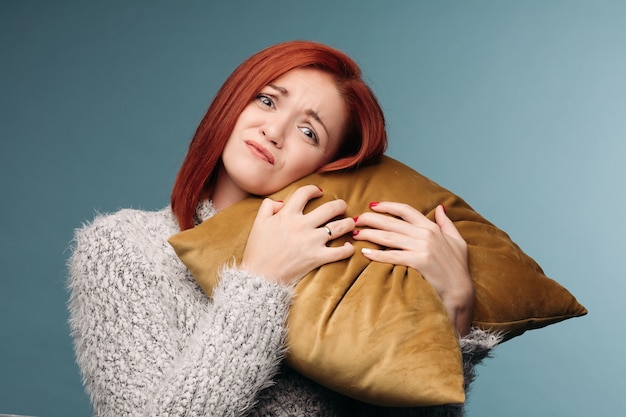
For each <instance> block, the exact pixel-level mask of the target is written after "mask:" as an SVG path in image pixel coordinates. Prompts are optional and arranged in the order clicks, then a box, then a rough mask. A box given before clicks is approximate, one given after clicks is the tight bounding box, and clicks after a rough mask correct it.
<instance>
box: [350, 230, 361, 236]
mask: <svg viewBox="0 0 626 417" xmlns="http://www.w3.org/2000/svg"><path fill="white" fill-rule="evenodd" d="M359 232H360V230H353V231H352V236H356V235H358V234H359Z"/></svg>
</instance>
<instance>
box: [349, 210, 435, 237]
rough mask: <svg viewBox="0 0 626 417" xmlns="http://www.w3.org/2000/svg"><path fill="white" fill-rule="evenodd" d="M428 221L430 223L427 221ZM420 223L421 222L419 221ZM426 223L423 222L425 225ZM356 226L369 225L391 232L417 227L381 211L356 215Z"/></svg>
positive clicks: (401, 231) (402, 231)
mask: <svg viewBox="0 0 626 417" xmlns="http://www.w3.org/2000/svg"><path fill="white" fill-rule="evenodd" d="M429 223H432V222H430V221H429ZM420 224H421V223H420ZM426 224H428V223H424V225H426ZM356 225H357V226H361V227H369V228H372V229H377V230H384V231H388V232H393V233H403V234H406V233H411V232H410V231H409V229H412V228H415V227H419V226H416V225H414V224H413V223H411V222H409V221H407V220H404V219H401V218H397V217H391V216H388V215H386V214H382V213H371V212H370V213H363V214H361V215H360V216H359V217H358V220H357V222H356Z"/></svg>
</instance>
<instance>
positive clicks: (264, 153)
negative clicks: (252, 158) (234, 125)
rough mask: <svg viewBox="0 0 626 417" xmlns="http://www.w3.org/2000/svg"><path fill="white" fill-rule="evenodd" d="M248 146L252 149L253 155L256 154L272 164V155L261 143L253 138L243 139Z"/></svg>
mask: <svg viewBox="0 0 626 417" xmlns="http://www.w3.org/2000/svg"><path fill="white" fill-rule="evenodd" d="M244 142H245V144H246V145H248V148H250V150H251V151H252V153H253V154H254V155H256V156H257V157H258V158H259V159H263V160H265V161H267V162H269V163H270V164H272V165H274V155H272V154H271V153H270V151H268V150H267V149H266V148H265V147H264V146H263V145H261V144H260V143H257V142H255V141H253V140H246V141H244Z"/></svg>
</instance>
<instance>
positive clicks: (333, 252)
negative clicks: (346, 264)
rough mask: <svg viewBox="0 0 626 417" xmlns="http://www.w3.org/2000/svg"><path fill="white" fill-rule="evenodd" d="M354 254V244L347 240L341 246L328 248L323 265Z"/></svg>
mask: <svg viewBox="0 0 626 417" xmlns="http://www.w3.org/2000/svg"><path fill="white" fill-rule="evenodd" d="M353 254H354V246H353V245H352V244H351V243H350V242H346V243H344V244H343V245H341V246H336V247H329V248H326V251H325V253H324V255H323V260H322V262H323V263H322V265H324V264H329V263H331V262H336V261H340V260H342V259H346V258H349V257H350V256H352V255H353Z"/></svg>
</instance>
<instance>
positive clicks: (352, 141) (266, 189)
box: [69, 41, 495, 417]
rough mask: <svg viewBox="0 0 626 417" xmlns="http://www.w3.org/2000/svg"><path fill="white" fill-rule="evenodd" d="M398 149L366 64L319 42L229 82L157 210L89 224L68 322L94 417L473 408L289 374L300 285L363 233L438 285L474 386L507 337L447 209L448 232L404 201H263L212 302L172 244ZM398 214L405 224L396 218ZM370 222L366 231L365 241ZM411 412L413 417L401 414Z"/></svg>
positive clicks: (282, 52)
mask: <svg viewBox="0 0 626 417" xmlns="http://www.w3.org/2000/svg"><path fill="white" fill-rule="evenodd" d="M385 147H386V134H385V127H384V117H383V113H382V110H381V109H380V106H379V105H378V103H377V101H376V99H375V97H374V95H373V94H372V93H371V91H370V90H369V88H368V87H367V86H366V85H365V84H364V83H363V81H362V80H361V78H360V70H359V68H358V67H357V66H356V64H355V63H354V62H353V61H352V60H351V59H350V58H348V57H347V56H346V55H344V54H343V53H341V52H339V51H336V50H334V49H332V48H329V47H327V46H324V45H320V44H316V43H312V42H302V41H298V42H287V43H284V44H279V45H275V46H273V47H270V48H267V49H265V50H263V51H261V52H259V53H257V54H255V55H254V56H252V57H251V58H249V59H248V60H246V61H245V62H244V63H242V64H241V65H240V66H239V67H238V68H237V69H236V70H235V71H234V72H233V74H232V75H231V76H230V77H229V78H228V79H227V80H226V82H225V83H224V85H223V86H222V88H221V89H220V91H219V92H218V93H217V95H216V97H215V99H214V101H213V103H212V104H211V106H210V107H209V109H208V111H207V113H206V115H205V116H204V118H203V120H202V121H201V123H200V125H199V127H198V129H197V131H196V133H195V135H194V138H193V139H192V141H191V144H190V147H189V152H188V154H187V157H186V159H185V161H184V162H183V165H182V167H181V169H180V171H179V174H178V177H177V179H176V183H175V185H174V190H173V192H172V199H171V207H167V208H165V209H163V210H161V211H158V212H145V211H138V210H122V211H120V212H118V213H115V214H112V215H108V216H101V217H99V218H97V219H96V220H94V222H93V223H92V224H90V225H88V226H86V227H84V228H83V229H81V230H79V231H77V234H76V240H75V248H74V253H73V255H72V257H71V260H70V281H69V287H70V290H71V296H70V302H69V308H70V315H71V318H70V323H71V328H72V333H73V337H74V341H75V349H76V355H77V361H78V363H79V365H80V368H81V371H82V374H83V379H84V383H85V385H86V388H87V391H88V392H89V394H90V397H91V401H92V403H93V406H94V412H95V414H96V415H98V416H101V417H104V416H157V415H158V416H165V415H170V416H205V415H211V416H222V415H228V416H244V415H252V416H262V415H272V416H292V415H306V416H314V415H320V416H333V415H338V416H339V415H352V413H354V410H360V411H359V413H360V415H389V416H391V415H397V414H396V413H409V414H408V415H450V416H457V415H462V412H463V411H462V409H461V408H459V407H451V406H450V407H445V406H442V407H434V408H422V409H412V410H400V409H382V408H376V407H373V406H369V405H367V404H361V403H357V402H356V401H353V400H350V399H348V398H345V397H342V396H340V395H339V394H336V393H333V392H330V391H328V390H326V389H324V388H322V387H320V386H319V385H317V384H315V383H313V382H311V381H308V380H306V379H305V378H303V377H302V376H300V375H298V374H296V373H295V372H293V371H290V370H289V369H287V368H284V367H282V368H281V367H280V363H281V360H282V358H283V356H284V350H285V341H284V339H285V332H286V329H285V322H286V317H287V312H288V308H289V305H290V302H291V299H292V288H293V286H294V285H295V284H296V283H297V282H298V280H299V279H301V278H302V277H303V276H304V275H306V274H307V273H308V272H310V271H311V270H313V269H315V268H317V267H319V266H321V265H323V264H325V263H329V262H333V261H337V260H341V259H345V258H347V257H349V256H351V255H352V254H353V252H354V248H353V247H352V246H351V245H350V244H349V243H348V244H345V245H344V246H341V247H329V246H327V242H328V239H329V235H330V236H331V237H332V238H335V237H339V236H342V235H344V234H346V233H352V234H353V236H354V238H355V239H362V240H369V241H371V242H374V243H379V244H384V245H385V246H387V247H389V248H391V249H393V250H388V251H385V252H379V251H368V252H366V253H364V255H365V256H367V257H369V258H370V259H372V260H377V261H382V262H392V263H396V264H402V265H406V266H412V267H414V268H416V269H417V270H419V271H420V272H421V273H422V274H423V275H424V277H425V278H426V279H427V280H428V281H429V282H430V283H431V284H432V285H433V286H434V287H435V289H436V290H437V291H438V293H439V294H440V296H441V297H442V300H443V302H444V305H445V306H446V308H447V311H448V313H449V315H450V319H451V320H452V321H453V323H454V324H455V326H456V328H457V330H458V332H459V334H460V335H461V336H462V339H461V346H462V349H463V351H464V354H465V357H466V359H467V360H466V371H467V375H466V377H467V383H468V384H469V382H470V380H471V379H472V375H473V374H472V367H473V364H475V363H476V362H478V361H479V360H480V359H482V358H483V357H484V356H485V355H486V354H487V353H488V351H489V349H490V348H491V347H492V346H493V345H494V344H495V339H494V338H492V337H490V336H489V335H488V334H486V333H484V332H481V331H479V330H476V329H471V330H470V328H469V326H470V323H471V313H472V306H473V304H472V303H473V287H472V282H471V279H470V277H469V272H468V267H467V248H466V245H465V242H464V241H463V239H462V238H461V237H460V235H459V234H458V232H457V231H456V229H455V227H454V225H453V224H452V222H451V221H450V220H449V219H448V218H447V217H446V215H445V211H444V209H443V207H439V208H438V209H437V212H436V223H433V222H431V221H429V220H427V219H426V218H425V217H424V216H423V215H421V214H420V213H419V212H417V211H415V210H413V209H412V208H410V207H408V206H404V205H400V204H397V203H393V202H380V203H376V204H372V212H368V213H363V214H362V215H360V216H359V217H358V218H355V219H352V218H342V215H343V214H344V213H345V210H346V204H345V202H343V201H341V200H335V201H331V202H329V203H326V204H324V205H322V206H320V207H318V208H317V209H315V210H313V211H312V212H310V213H308V214H306V215H304V214H303V213H302V210H303V208H304V206H305V205H306V203H307V202H308V201H309V200H310V199H313V198H316V197H319V196H321V195H322V193H323V190H320V189H318V188H317V187H314V186H306V187H302V188H300V189H299V190H298V191H297V192H296V193H295V194H294V195H293V196H292V197H291V198H290V199H289V200H288V201H287V202H281V201H272V200H270V199H265V200H264V201H263V203H262V205H261V207H260V209H259V212H258V215H257V217H256V220H255V222H254V225H253V227H252V230H251V232H250V235H249V238H248V243H247V246H246V249H245V252H244V255H243V260H242V262H241V264H240V265H234V264H232V265H225V266H224V268H223V270H222V271H221V274H220V277H219V278H220V280H219V281H220V282H219V285H218V286H217V288H215V290H214V293H213V298H212V300H209V299H208V298H207V297H206V296H205V295H204V293H203V292H202V291H201V289H200V288H199V287H198V285H197V284H196V282H195V281H194V280H193V278H192V277H191V275H190V274H189V272H188V271H187V270H186V268H185V267H184V266H183V265H182V263H181V262H180V261H179V260H178V258H177V257H176V255H175V254H174V252H173V250H172V248H171V247H170V246H169V244H168V243H167V239H168V238H169V237H170V236H171V235H173V234H175V233H177V232H178V231H180V230H185V229H188V228H191V227H194V226H195V225H197V224H199V223H200V222H202V221H204V220H206V219H207V218H209V217H211V216H212V215H214V214H215V213H216V212H217V211H219V210H223V209H225V208H227V207H229V206H230V205H232V204H234V203H236V202H237V201H239V200H241V199H243V198H244V197H246V196H247V195H250V194H254V195H267V194H270V193H272V192H274V191H277V190H279V189H281V188H283V187H284V186H286V185H288V184H289V183H291V182H293V181H295V180H297V179H299V178H302V177H304V176H306V175H308V174H310V173H313V172H316V171H328V170H336V169H342V168H347V167H351V166H355V165H358V164H366V163H370V162H373V161H376V159H377V158H378V157H379V156H380V155H382V153H383V152H384V150H385ZM385 214H392V215H395V216H396V218H394V219H390V218H389V216H386V215H385ZM356 226H359V232H356V230H357V229H356ZM402 415H405V414H402Z"/></svg>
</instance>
